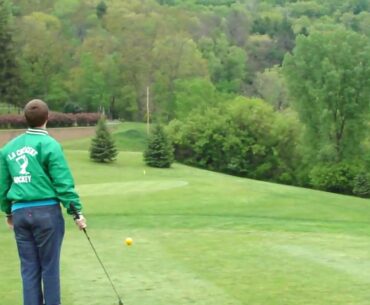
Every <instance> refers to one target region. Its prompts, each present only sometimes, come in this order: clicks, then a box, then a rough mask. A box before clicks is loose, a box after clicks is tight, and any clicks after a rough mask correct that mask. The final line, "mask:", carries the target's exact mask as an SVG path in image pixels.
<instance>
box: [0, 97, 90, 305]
mask: <svg viewBox="0 0 370 305" xmlns="http://www.w3.org/2000/svg"><path fill="white" fill-rule="evenodd" d="M48 114H49V109H48V106H47V105H46V103H44V102H43V101H41V100H32V101H30V102H28V103H27V105H26V106H25V108H24V115H25V118H26V121H27V124H28V126H29V128H28V130H27V131H26V132H25V133H24V134H22V135H20V136H18V137H16V138H15V139H13V140H11V141H10V142H9V143H7V144H6V145H5V146H4V147H3V149H2V150H1V152H0V205H1V210H2V211H3V212H5V213H6V222H7V224H8V226H9V228H11V229H13V228H14V233H15V239H16V242H17V248H18V254H19V258H20V262H21V274H22V282H23V304H24V305H43V304H45V305H59V304H61V301H60V273H59V265H60V250H61V245H62V240H63V237H64V219H63V216H62V212H61V208H60V203H61V204H62V205H63V206H64V207H65V208H66V209H67V213H68V214H72V211H71V208H70V203H73V204H74V206H75V208H76V210H77V211H78V212H79V213H80V212H81V209H82V206H81V203H80V199H79V196H78V195H77V193H76V191H75V189H74V182H73V178H72V175H71V173H70V170H69V168H68V165H67V163H66V160H65V158H64V154H63V151H62V148H61V146H60V144H59V143H58V142H57V141H56V140H54V139H53V138H52V137H50V136H49V135H48V132H47V131H46V123H47V120H48ZM75 222H76V224H77V226H78V227H79V228H80V229H83V228H85V227H86V221H85V219H84V217H83V216H82V215H80V218H79V219H75Z"/></svg>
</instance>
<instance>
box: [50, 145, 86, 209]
mask: <svg viewBox="0 0 370 305" xmlns="http://www.w3.org/2000/svg"><path fill="white" fill-rule="evenodd" d="M48 172H49V175H50V179H51V182H52V184H53V186H54V189H55V191H56V193H57V196H58V199H59V200H60V202H61V203H62V205H63V206H64V207H65V208H66V209H67V213H68V214H72V210H71V208H70V204H71V203H73V205H74V206H75V208H76V210H77V211H78V212H80V211H81V210H82V204H81V202H80V197H79V196H78V194H77V192H76V190H75V184H74V180H73V177H72V174H71V171H70V169H69V166H68V164H67V161H66V159H65V156H64V153H63V150H62V147H61V145H60V144H59V143H57V142H54V143H53V145H52V150H50V151H49V154H48Z"/></svg>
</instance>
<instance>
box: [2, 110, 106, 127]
mask: <svg viewBox="0 0 370 305" xmlns="http://www.w3.org/2000/svg"><path fill="white" fill-rule="evenodd" d="M99 118H100V113H76V114H72V113H61V112H51V113H50V114H49V120H48V127H71V126H93V125H96V123H97V122H98V120H99ZM26 127H27V123H26V119H25V118H24V116H23V115H17V114H6V115H0V128H26Z"/></svg>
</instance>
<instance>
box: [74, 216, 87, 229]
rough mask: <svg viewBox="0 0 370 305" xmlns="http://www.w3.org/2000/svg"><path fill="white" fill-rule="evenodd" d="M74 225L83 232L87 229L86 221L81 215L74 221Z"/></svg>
mask: <svg viewBox="0 0 370 305" xmlns="http://www.w3.org/2000/svg"><path fill="white" fill-rule="evenodd" d="M75 223H76V225H77V227H78V228H79V229H80V230H83V229H85V228H86V227H87V224H86V219H85V217H83V215H82V214H80V215H79V218H78V219H75Z"/></svg>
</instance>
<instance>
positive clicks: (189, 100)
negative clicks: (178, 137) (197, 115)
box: [174, 78, 220, 119]
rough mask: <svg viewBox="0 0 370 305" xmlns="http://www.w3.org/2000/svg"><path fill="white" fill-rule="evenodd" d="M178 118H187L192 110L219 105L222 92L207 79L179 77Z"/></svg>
mask: <svg viewBox="0 0 370 305" xmlns="http://www.w3.org/2000/svg"><path fill="white" fill-rule="evenodd" d="M174 96H175V114H176V118H179V119H181V118H185V117H186V116H187V115H188V114H189V113H190V112H192V111H194V110H198V109H199V108H202V109H205V108H207V107H213V106H215V105H217V103H218V102H219V100H220V94H219V93H218V92H217V91H216V88H215V87H214V85H213V84H212V83H211V82H210V81H209V80H207V79H202V78H193V79H186V80H184V79H178V80H176V81H175V93H174Z"/></svg>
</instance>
